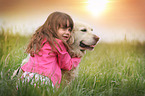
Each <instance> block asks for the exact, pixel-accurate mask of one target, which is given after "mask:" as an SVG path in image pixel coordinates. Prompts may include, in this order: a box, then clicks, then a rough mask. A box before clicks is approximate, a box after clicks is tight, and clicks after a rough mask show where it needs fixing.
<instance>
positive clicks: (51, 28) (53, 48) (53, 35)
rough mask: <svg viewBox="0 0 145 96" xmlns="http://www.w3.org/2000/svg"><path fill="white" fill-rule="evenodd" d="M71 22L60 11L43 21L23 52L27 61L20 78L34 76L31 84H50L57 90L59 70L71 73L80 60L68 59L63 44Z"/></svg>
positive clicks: (59, 78)
mask: <svg viewBox="0 0 145 96" xmlns="http://www.w3.org/2000/svg"><path fill="white" fill-rule="evenodd" d="M73 25H74V24H73V20H72V19H71V17H70V16H69V15H67V14H65V13H62V12H54V13H51V14H50V15H49V16H48V18H47V20H46V22H45V23H44V24H43V25H42V26H41V27H40V28H39V29H38V30H36V32H35V34H34V35H33V36H32V39H31V41H30V43H29V45H28V47H27V49H26V52H27V53H29V54H30V55H31V56H30V59H29V61H28V63H26V64H25V65H23V66H22V67H21V69H22V70H23V74H22V76H21V78H28V79H29V78H30V79H31V78H32V77H35V81H37V79H38V78H39V79H40V78H41V81H43V82H44V81H49V79H50V80H51V81H52V83H53V85H54V86H56V87H58V86H59V84H60V82H61V77H62V76H61V75H62V74H61V69H63V70H71V69H72V68H75V67H77V65H78V64H79V63H80V60H81V59H80V58H78V57H75V58H71V57H70V55H69V53H68V50H69V49H70V47H69V45H68V44H67V43H66V41H67V40H68V39H69V38H70V36H71V31H72V29H73Z"/></svg>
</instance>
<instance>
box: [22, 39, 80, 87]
mask: <svg viewBox="0 0 145 96" xmlns="http://www.w3.org/2000/svg"><path fill="white" fill-rule="evenodd" d="M56 40H57V42H58V44H59V45H60V47H61V49H62V50H61V49H60V48H59V47H58V45H57V44H55V45H56V47H57V49H58V51H59V52H60V53H58V52H57V51H55V52H51V46H50V45H49V43H45V44H44V46H43V47H42V48H41V50H40V51H39V55H40V56H39V55H37V54H35V55H34V57H31V56H30V59H29V61H28V63H26V64H24V65H23V66H22V67H21V69H22V70H23V71H27V72H33V73H38V74H41V75H44V76H48V77H49V78H50V79H51V81H52V82H53V84H54V85H56V84H57V83H58V84H60V82H61V77H62V76H61V75H62V74H61V69H64V70H71V69H72V67H77V65H78V64H79V63H80V61H81V59H80V58H71V57H70V55H69V53H68V52H67V50H66V48H65V46H64V44H63V42H62V41H61V40H59V39H56Z"/></svg>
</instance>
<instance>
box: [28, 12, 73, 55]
mask: <svg viewBox="0 0 145 96" xmlns="http://www.w3.org/2000/svg"><path fill="white" fill-rule="evenodd" d="M68 22H69V25H67V24H68ZM73 25H74V23H73V20H72V18H71V17H70V16H69V15H68V14H66V13H62V12H53V13H51V14H50V15H49V16H48V18H47V20H46V21H45V23H44V24H43V25H42V26H41V27H39V28H38V29H37V30H36V31H35V33H34V35H33V36H32V38H31V41H30V43H29V44H28V46H27V49H26V52H27V53H30V55H31V56H33V57H34V54H38V52H39V51H40V49H41V48H42V47H43V45H44V44H45V43H46V42H49V44H50V46H51V48H52V51H53V49H54V48H55V49H56V50H57V48H56V46H55V44H54V43H56V44H57V45H58V46H59V44H58V42H57V41H56V39H55V38H58V35H57V31H58V28H60V27H63V28H68V27H70V28H71V30H72V29H73ZM45 39H46V42H44V43H43V44H42V42H43V41H44V40H45ZM59 39H61V38H59ZM62 41H63V40H62ZM63 43H64V45H65V46H66V48H67V50H68V49H69V48H70V47H69V45H68V44H67V43H66V42H64V41H63ZM59 48H60V46H59ZM57 51H58V50H57ZM38 55H39V54H38Z"/></svg>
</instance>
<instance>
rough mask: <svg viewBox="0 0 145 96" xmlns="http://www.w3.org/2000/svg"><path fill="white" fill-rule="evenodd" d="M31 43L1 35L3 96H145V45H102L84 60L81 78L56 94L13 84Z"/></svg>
mask: <svg viewBox="0 0 145 96" xmlns="http://www.w3.org/2000/svg"><path fill="white" fill-rule="evenodd" d="M28 41H29V37H24V36H20V35H18V34H17V35H12V34H3V33H2V34H0V96H145V43H139V42H136V41H134V42H118V43H103V42H102V43H101V42H100V43H99V44H98V45H97V46H96V48H95V49H94V51H91V52H89V51H88V52H87V53H86V55H85V56H84V57H83V58H82V60H81V63H80V66H79V76H78V77H77V78H76V79H75V80H74V81H73V82H72V83H71V84H70V85H68V86H66V85H64V83H63V81H62V83H61V86H60V88H59V89H57V90H55V89H52V88H51V86H50V85H45V84H44V85H40V86H39V88H38V87H34V86H32V85H30V84H29V83H25V84H22V82H21V80H18V77H15V78H14V79H13V80H11V78H10V77H11V75H12V73H13V71H14V70H15V69H17V67H18V66H19V65H20V64H21V62H22V60H23V59H24V58H25V57H26V55H27V54H26V53H24V51H25V47H26V45H27V43H28ZM16 83H17V85H18V89H17V87H16ZM48 89H49V90H48Z"/></svg>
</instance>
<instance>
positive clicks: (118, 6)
mask: <svg viewBox="0 0 145 96" xmlns="http://www.w3.org/2000/svg"><path fill="white" fill-rule="evenodd" d="M54 11H61V12H65V13H68V14H69V15H70V16H71V17H72V18H73V19H74V21H77V20H79V21H83V22H85V23H88V24H90V25H92V26H93V28H94V29H95V34H97V35H99V36H100V38H101V40H104V41H113V40H123V39H124V37H125V36H126V37H127V39H129V40H133V39H138V40H139V41H142V40H145V0H0V18H1V21H0V22H2V20H7V21H11V20H12V21H11V23H13V24H14V23H16V22H17V21H19V24H22V23H24V22H26V21H27V22H26V23H25V24H26V25H25V26H28V27H29V28H31V27H33V26H31V25H33V24H37V25H36V26H40V25H41V24H43V23H44V22H45V20H46V18H47V16H48V15H49V14H50V13H52V12H54ZM32 23H33V24H32Z"/></svg>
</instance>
